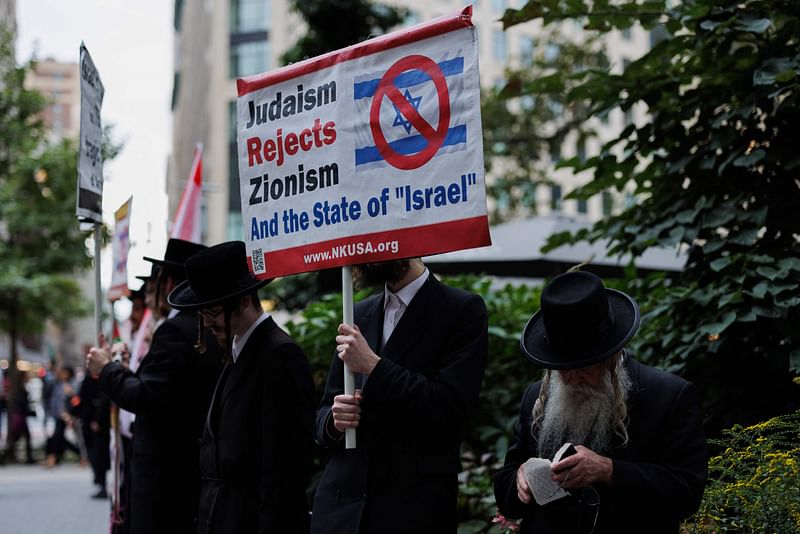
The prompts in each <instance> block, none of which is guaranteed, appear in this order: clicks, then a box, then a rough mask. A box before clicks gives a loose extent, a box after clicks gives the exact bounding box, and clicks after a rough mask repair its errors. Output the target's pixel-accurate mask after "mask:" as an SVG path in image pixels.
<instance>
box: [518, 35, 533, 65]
mask: <svg viewBox="0 0 800 534" xmlns="http://www.w3.org/2000/svg"><path fill="white" fill-rule="evenodd" d="M535 49H536V39H534V38H533V37H531V36H529V35H523V36H522V37H521V38H520V40H519V58H520V60H521V61H522V62H523V63H532V62H533V52H534V50H535Z"/></svg>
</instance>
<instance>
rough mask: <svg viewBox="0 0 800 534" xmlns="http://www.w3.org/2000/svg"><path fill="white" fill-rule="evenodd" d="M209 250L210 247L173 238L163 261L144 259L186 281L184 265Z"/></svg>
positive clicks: (168, 242)
mask: <svg viewBox="0 0 800 534" xmlns="http://www.w3.org/2000/svg"><path fill="white" fill-rule="evenodd" d="M207 248H208V247H206V246H205V245H200V244H198V243H192V242H191V241H185V240H183V239H177V238H172V239H170V240H169V241H167V250H166V251H165V252H164V257H163V258H162V259H158V258H150V257H147V256H145V257H144V259H145V260H146V261H149V262H151V263H152V264H153V265H154V266H155V265H158V266H160V267H161V268H162V269H164V270H165V271H167V272H169V273H170V274H174V275H177V276H178V279H179V280H185V279H186V271H185V270H184V268H183V264H184V263H186V260H187V259H189V257H190V256H191V255H193V254H195V253H197V252H200V251H201V250H205V249H207ZM150 276H151V277H153V274H152V273H151V274H150Z"/></svg>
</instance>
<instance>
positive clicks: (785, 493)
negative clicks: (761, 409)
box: [686, 412, 800, 533]
mask: <svg viewBox="0 0 800 534" xmlns="http://www.w3.org/2000/svg"><path fill="white" fill-rule="evenodd" d="M711 443H712V445H713V446H715V447H716V448H717V449H718V450H719V454H718V455H716V456H714V457H712V458H711V461H710V462H709V480H710V482H709V484H708V486H707V487H706V492H705V495H704V499H703V504H702V505H701V507H700V510H699V511H698V512H697V513H696V514H695V515H694V517H692V518H691V519H690V520H689V521H688V522H687V525H686V530H688V531H689V532H717V533H719V532H797V531H799V530H800V446H799V445H798V444H800V412H795V413H792V414H789V415H784V416H780V417H776V418H773V419H770V420H768V421H766V422H763V423H759V424H757V425H754V426H750V427H747V428H743V427H741V426H740V425H736V426H734V427H733V428H731V429H730V430H725V431H724V432H723V437H722V439H718V440H712V442H711Z"/></svg>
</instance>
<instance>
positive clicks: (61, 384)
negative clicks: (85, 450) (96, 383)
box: [45, 366, 81, 467]
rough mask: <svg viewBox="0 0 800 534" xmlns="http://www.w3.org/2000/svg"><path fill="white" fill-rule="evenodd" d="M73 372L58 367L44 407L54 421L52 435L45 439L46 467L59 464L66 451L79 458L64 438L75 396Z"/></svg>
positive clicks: (65, 367)
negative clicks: (72, 400)
mask: <svg viewBox="0 0 800 534" xmlns="http://www.w3.org/2000/svg"><path fill="white" fill-rule="evenodd" d="M74 379H75V370H74V369H73V368H72V367H69V366H62V367H59V368H58V370H57V371H56V377H55V382H54V383H53V385H52V387H51V393H50V398H49V399H48V403H47V404H46V405H45V412H46V413H47V414H49V417H52V418H53V420H54V421H55V423H54V428H53V433H52V434H51V435H50V437H48V438H47V443H46V445H45V452H46V454H47V457H46V459H45V462H46V465H47V467H54V466H55V465H56V464H58V463H60V462H61V460H62V458H63V456H64V453H65V452H66V451H67V450H71V451H72V452H74V453H75V454H76V455H77V456H78V457H79V458H80V455H81V451H80V449H78V446H77V445H75V444H74V443H72V442H70V441H69V440H68V439H67V437H66V430H67V426H68V425H69V424H70V422H71V415H70V411H71V403H70V401H71V399H72V398H73V396H74V395H75V393H76V392H75V389H74V387H75V385H74V383H73V382H74Z"/></svg>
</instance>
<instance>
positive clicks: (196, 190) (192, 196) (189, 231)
mask: <svg viewBox="0 0 800 534" xmlns="http://www.w3.org/2000/svg"><path fill="white" fill-rule="evenodd" d="M202 187H203V145H201V144H198V145H197V147H195V149H194V158H193V160H192V170H191V171H190V172H189V178H188V179H187V180H186V187H185V188H184V189H183V193H182V194H181V201H180V203H179V204H178V212H177V213H176V214H175V220H174V221H173V224H172V232H171V233H170V237H176V238H178V239H184V240H186V241H192V242H193V243H200V241H201V236H200V193H201V190H202Z"/></svg>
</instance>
